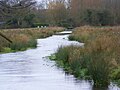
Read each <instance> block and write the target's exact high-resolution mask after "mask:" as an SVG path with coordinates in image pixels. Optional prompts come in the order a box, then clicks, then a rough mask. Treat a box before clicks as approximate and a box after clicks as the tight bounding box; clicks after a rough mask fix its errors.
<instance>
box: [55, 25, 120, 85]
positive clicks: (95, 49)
mask: <svg viewBox="0 0 120 90" xmlns="http://www.w3.org/2000/svg"><path fill="white" fill-rule="evenodd" d="M119 29H120V27H90V26H84V27H78V28H76V29H75V30H74V31H73V33H72V34H71V35H70V36H69V40H76V41H79V42H84V43H85V44H84V46H78V45H77V46H76V45H72V46H66V47H60V48H58V50H57V52H56V53H55V55H54V58H53V59H54V60H56V61H57V62H58V65H59V66H62V67H63V68H64V69H65V70H66V71H67V72H69V73H71V74H73V75H75V76H76V77H77V78H79V79H88V80H93V81H94V86H95V87H107V86H108V85H109V84H110V82H115V83H116V82H117V83H118V84H120V31H119Z"/></svg>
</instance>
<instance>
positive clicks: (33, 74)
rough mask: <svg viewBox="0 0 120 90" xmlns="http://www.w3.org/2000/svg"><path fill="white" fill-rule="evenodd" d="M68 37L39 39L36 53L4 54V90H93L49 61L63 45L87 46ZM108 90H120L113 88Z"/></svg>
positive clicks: (0, 70)
mask: <svg viewBox="0 0 120 90" xmlns="http://www.w3.org/2000/svg"><path fill="white" fill-rule="evenodd" d="M65 33H67V32H65ZM67 37H68V35H53V36H51V37H48V38H45V39H38V45H37V48H36V49H30V50H27V51H24V52H16V53H8V54H0V90H92V83H90V82H89V81H85V80H77V79H76V78H74V76H73V75H66V74H65V72H64V71H63V70H62V69H60V68H57V67H56V66H55V62H54V61H50V60H49V59H48V58H46V56H49V55H51V54H52V53H54V52H55V51H56V50H57V48H58V47H59V46H61V45H63V46H64V45H70V44H77V45H83V44H82V43H78V42H75V41H68V39H67ZM96 90H98V89H96ZM108 90H120V88H118V87H117V86H115V85H114V86H112V85H111V86H109V89H108Z"/></svg>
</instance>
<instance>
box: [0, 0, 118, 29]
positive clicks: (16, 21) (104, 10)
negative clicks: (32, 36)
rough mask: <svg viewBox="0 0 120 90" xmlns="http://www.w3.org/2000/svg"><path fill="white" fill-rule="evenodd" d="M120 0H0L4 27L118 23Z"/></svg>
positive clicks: (0, 12) (0, 20) (0, 15)
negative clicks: (37, 0)
mask: <svg viewBox="0 0 120 90" xmlns="http://www.w3.org/2000/svg"><path fill="white" fill-rule="evenodd" d="M119 9H120V0H42V1H40V2H36V1H35V0H0V22H5V24H4V25H3V24H2V25H0V27H2V28H22V27H36V26H42V25H43V26H44V25H45V26H48V25H50V26H64V27H76V26H81V25H95V26H106V25H119V24H120V11H119Z"/></svg>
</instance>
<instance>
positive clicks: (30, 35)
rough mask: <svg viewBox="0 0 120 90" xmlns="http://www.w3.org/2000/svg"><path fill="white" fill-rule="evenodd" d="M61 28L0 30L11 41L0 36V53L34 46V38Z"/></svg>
mask: <svg viewBox="0 0 120 90" xmlns="http://www.w3.org/2000/svg"><path fill="white" fill-rule="evenodd" d="M63 30H64V29H63V28H60V27H48V28H34V29H6V30H0V33H2V34H3V35H5V36H6V37H7V38H9V39H10V40H11V41H12V43H9V42H8V41H7V40H6V39H5V38H3V37H1V36H0V53H7V52H14V51H21V50H26V49H27V48H35V47H36V44H37V40H36V39H39V38H45V37H48V36H51V35H53V34H55V33H56V32H60V31H63Z"/></svg>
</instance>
